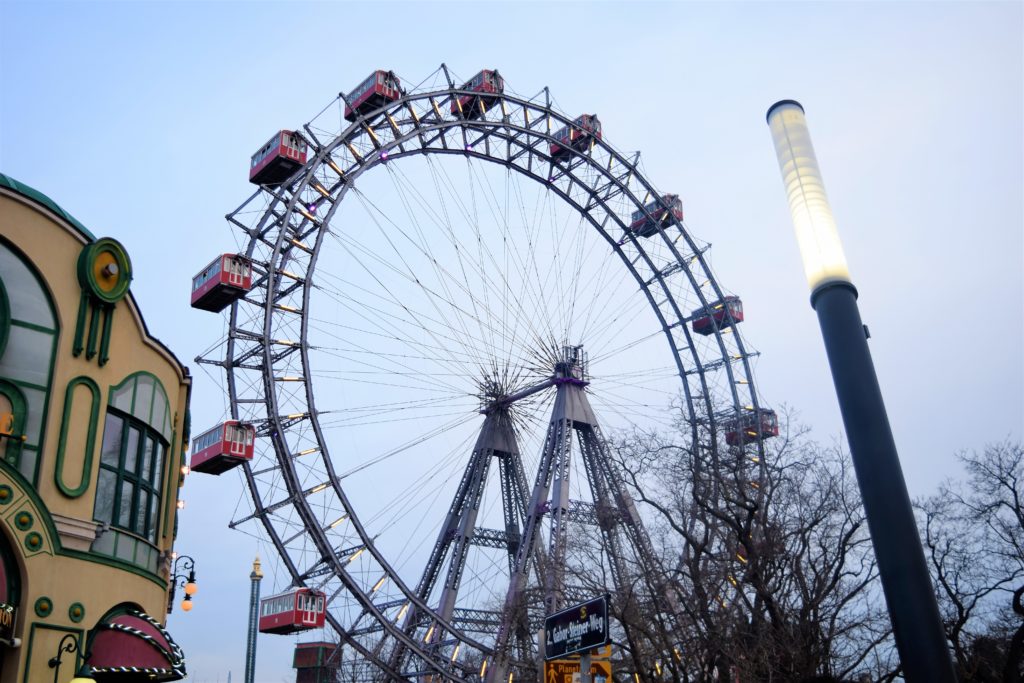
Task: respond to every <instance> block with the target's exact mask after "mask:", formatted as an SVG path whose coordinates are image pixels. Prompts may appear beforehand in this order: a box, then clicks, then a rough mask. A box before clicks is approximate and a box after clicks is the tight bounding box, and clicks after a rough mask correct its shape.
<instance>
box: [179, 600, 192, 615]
mask: <svg viewBox="0 0 1024 683" xmlns="http://www.w3.org/2000/svg"><path fill="white" fill-rule="evenodd" d="M181 609H182V610H183V611H185V612H191V611H192V599H191V598H185V599H184V600H182V601H181Z"/></svg>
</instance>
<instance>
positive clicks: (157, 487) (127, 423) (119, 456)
mask: <svg viewBox="0 0 1024 683" xmlns="http://www.w3.org/2000/svg"><path fill="white" fill-rule="evenodd" d="M167 448H168V444H167V441H166V440H165V439H164V437H163V436H162V435H161V434H160V433H159V432H158V431H156V430H155V429H153V428H152V427H150V426H149V425H147V424H146V423H144V422H142V421H141V420H138V419H136V418H134V417H132V416H131V415H128V414H126V413H123V412H121V411H119V410H116V409H114V408H108V410H107V418H106V424H105V425H104V429H103V446H102V448H101V450H100V467H99V474H98V477H97V481H96V502H95V506H94V512H93V518H94V519H95V520H96V521H98V522H101V523H104V524H108V525H110V526H111V527H113V528H115V529H120V530H123V531H127V532H129V533H131V534H134V535H136V536H139V537H141V538H144V539H145V540H147V541H148V542H149V543H152V544H154V545H155V544H156V539H157V531H158V527H159V522H160V501H161V497H162V493H163V490H162V489H163V481H164V468H165V467H166V464H167Z"/></svg>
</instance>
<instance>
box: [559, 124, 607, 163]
mask: <svg viewBox="0 0 1024 683" xmlns="http://www.w3.org/2000/svg"><path fill="white" fill-rule="evenodd" d="M554 137H555V142H552V143H551V158H552V159H554V160H556V161H557V160H559V159H564V158H566V157H568V156H569V155H570V154H572V151H571V150H576V151H577V152H585V151H587V148H588V147H589V146H590V143H591V141H592V140H600V139H601V122H600V121H599V120H598V118H597V114H583V115H581V116H579V117H577V119H576V120H575V121H573V122H572V123H571V124H569V125H568V126H566V127H565V128H563V129H561V130H560V131H558V132H557V133H555V136H554Z"/></svg>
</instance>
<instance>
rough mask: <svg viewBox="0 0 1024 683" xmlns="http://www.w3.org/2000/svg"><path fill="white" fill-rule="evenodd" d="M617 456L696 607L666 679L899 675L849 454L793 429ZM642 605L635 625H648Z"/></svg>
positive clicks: (687, 610)
mask: <svg viewBox="0 0 1024 683" xmlns="http://www.w3.org/2000/svg"><path fill="white" fill-rule="evenodd" d="M680 432H681V433H689V432H688V431H685V432H684V430H680ZM713 445H714V446H715V447H712V446H713ZM617 456H618V457H617V460H618V464H619V466H620V467H621V469H622V471H623V473H624V476H625V477H626V480H627V482H628V484H629V486H630V488H631V489H632V491H633V493H634V495H635V497H636V499H637V500H638V501H640V502H641V504H643V505H644V506H646V507H647V508H649V510H650V511H652V512H653V513H654V516H655V517H656V519H657V520H658V523H657V524H656V525H655V527H654V528H655V529H656V531H655V533H656V534H657V538H658V541H659V543H660V547H661V548H663V553H664V558H663V562H664V563H665V566H667V567H672V576H671V578H672V583H673V586H674V587H675V590H676V591H678V596H679V604H680V605H681V606H682V611H683V617H684V619H683V621H684V623H682V624H678V625H676V626H675V629H674V634H673V635H674V636H675V642H676V645H675V646H674V647H675V649H674V650H672V651H671V656H669V655H668V654H665V653H664V651H663V656H662V660H661V661H660V662H659V664H660V667H659V668H662V669H664V672H663V674H662V676H661V679H664V680H677V681H710V680H720V681H722V680H733V678H734V677H738V678H739V679H740V680H742V681H744V683H746V682H747V681H751V682H753V681H794V682H795V681H801V680H805V679H811V678H813V677H815V676H833V677H838V678H846V677H852V676H854V675H855V674H859V673H861V672H867V673H869V674H870V675H871V677H872V679H873V680H882V679H885V678H886V677H892V676H894V675H895V673H894V672H895V669H896V666H895V665H894V657H893V652H892V645H891V629H890V626H889V622H888V617H887V615H886V613H885V611H884V609H883V608H882V607H881V606H882V605H884V601H883V600H882V599H881V595H880V592H879V590H878V586H877V582H876V577H877V572H876V568H875V564H874V556H873V553H872V552H871V548H870V540H869V538H868V535H867V528H866V525H865V524H864V516H863V510H862V508H861V504H860V497H859V494H858V490H857V487H856V482H855V480H854V477H853V474H852V470H851V467H850V465H849V459H848V458H847V457H845V456H844V455H843V454H842V453H841V452H838V451H836V450H834V449H833V450H829V449H822V448H820V447H818V446H816V445H815V444H813V443H810V442H809V441H808V440H807V438H806V434H805V433H804V431H803V430H799V429H794V430H793V431H789V430H787V429H785V428H784V429H783V434H782V436H780V437H778V438H776V439H772V440H771V441H767V442H765V450H764V451H760V450H759V449H758V448H757V444H756V443H755V444H753V445H749V444H748V445H747V446H746V447H743V446H739V447H737V446H735V445H734V446H727V445H726V444H713V443H712V442H711V440H710V438H709V437H708V438H706V439H705V441H704V443H698V444H693V443H689V442H687V440H686V439H685V438H683V437H681V436H678V435H676V436H674V438H673V437H666V436H665V435H656V434H642V435H638V434H634V435H632V436H631V437H630V438H628V439H622V440H620V441H619V443H618V446H617ZM641 607H642V606H640V607H638V608H637V615H636V616H635V617H634V618H637V619H644V618H645V617H644V611H643V609H641ZM624 618H629V615H624ZM656 640H657V638H656V637H654V636H653V635H652V641H656Z"/></svg>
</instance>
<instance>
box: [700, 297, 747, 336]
mask: <svg viewBox="0 0 1024 683" xmlns="http://www.w3.org/2000/svg"><path fill="white" fill-rule="evenodd" d="M708 309H710V311H711V312H710V313H709V312H708ZM734 322H735V323H741V322H743V302H742V301H740V298H739V297H738V296H727V297H725V298H724V299H722V300H721V301H719V302H717V303H714V304H710V305H709V306H708V308H707V309H705V308H698V309H697V310H696V311H694V312H693V331H694V332H696V333H697V334H703V335H705V336H707V335H709V334H714V332H715V330H716V329H718V328H722V327H728V326H729V325H730V323H734Z"/></svg>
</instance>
